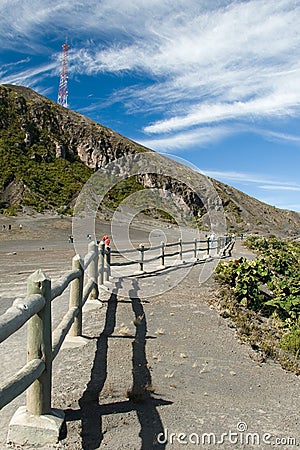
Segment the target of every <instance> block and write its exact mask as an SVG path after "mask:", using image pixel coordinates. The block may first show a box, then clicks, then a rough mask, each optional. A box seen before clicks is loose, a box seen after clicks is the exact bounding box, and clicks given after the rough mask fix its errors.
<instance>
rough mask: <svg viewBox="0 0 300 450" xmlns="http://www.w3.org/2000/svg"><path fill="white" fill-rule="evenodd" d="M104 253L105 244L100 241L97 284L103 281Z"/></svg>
mask: <svg viewBox="0 0 300 450" xmlns="http://www.w3.org/2000/svg"><path fill="white" fill-rule="evenodd" d="M104 255H105V244H104V242H101V243H100V245H99V265H100V270H99V284H98V285H100V286H101V285H102V284H103V283H104V261H105V259H104Z"/></svg>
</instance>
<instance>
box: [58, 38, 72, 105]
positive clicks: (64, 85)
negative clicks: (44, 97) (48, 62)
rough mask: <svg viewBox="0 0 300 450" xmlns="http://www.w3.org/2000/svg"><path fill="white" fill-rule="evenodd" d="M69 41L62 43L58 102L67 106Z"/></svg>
mask: <svg viewBox="0 0 300 450" xmlns="http://www.w3.org/2000/svg"><path fill="white" fill-rule="evenodd" d="M68 49H69V46H68V43H67V40H66V42H65V44H63V45H62V66H61V73H60V80H59V88H58V98H57V103H58V104H59V105H61V106H64V107H65V108H67V107H68Z"/></svg>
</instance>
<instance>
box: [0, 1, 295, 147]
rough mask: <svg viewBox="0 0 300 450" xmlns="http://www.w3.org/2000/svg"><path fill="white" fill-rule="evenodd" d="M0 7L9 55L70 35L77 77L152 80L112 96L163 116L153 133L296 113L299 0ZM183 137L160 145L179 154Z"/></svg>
mask: <svg viewBox="0 0 300 450" xmlns="http://www.w3.org/2000/svg"><path fill="white" fill-rule="evenodd" d="M0 10H1V17H0V37H2V39H1V41H2V44H3V45H2V48H3V49H5V48H7V49H9V48H12V47H13V46H15V47H16V46H18V45H19V44H21V45H22V48H23V49H30V51H31V52H32V53H31V54H39V55H43V52H44V51H45V47H47V42H46V41H45V38H44V36H45V35H47V34H48V33H53V39H55V40H56V41H59V40H60V41H62V39H64V38H65V35H66V34H68V35H69V39H70V42H71V46H70V67H69V71H70V74H72V73H79V74H88V75H97V74H99V73H115V74H122V73H131V74H137V73H140V74H141V80H142V79H144V78H145V77H146V78H147V79H148V85H145V84H144V85H143V86H142V83H139V85H138V86H132V87H131V88H126V89H125V90H121V91H117V92H115V93H114V94H113V96H112V98H111V101H112V102H113V101H115V100H116V99H118V101H120V99H123V104H124V107H125V108H127V111H128V112H132V111H136V110H137V109H138V110H139V113H140V114H145V113H149V112H152V113H155V114H156V115H157V117H158V116H159V117H160V118H158V119H156V120H155V122H153V123H148V124H145V126H144V131H145V132H146V133H166V132H167V133H170V132H174V131H183V130H185V131H186V132H187V133H190V134H187V135H186V137H187V139H188V141H187V143H193V142H194V138H193V136H195V131H194V130H193V129H194V128H195V127H199V126H202V125H203V124H205V125H207V126H208V125H209V124H215V123H218V122H224V121H244V122H245V121H247V122H248V123H249V122H251V121H253V120H254V121H258V120H263V119H265V118H274V117H286V116H299V112H300V83H299V79H300V32H299V26H298V21H297V17H300V0H248V1H244V0H218V1H211V0H198V1H197V2H195V0H173V1H171V0H139V1H138V2H137V1H136V0H123V1H122V2H120V1H119V0H102V1H101V2H99V1H98V0H90V1H89V2H88V3H86V2H83V0H74V1H73V2H71V3H70V2H67V1H61V0H52V1H50V0H45V1H43V2H40V1H39V0H30V1H29V0H23V1H22V2H21V1H20V0H0ZM59 50H60V49H59ZM59 50H58V54H57V55H54V56H53V61H54V60H55V59H56V56H57V57H59ZM48 51H49V49H48ZM46 53H47V52H46ZM47 55H48V57H49V56H50V55H49V54H47ZM53 70H55V69H54V66H53V65H52V64H49V66H47V65H43V66H42V67H36V68H35V69H29V70H28V72H27V71H26V70H25V71H23V70H20V72H19V73H18V71H17V70H16V71H15V72H14V74H13V75H11V72H10V71H9V69H8V68H6V69H5V68H2V75H1V82H16V83H17V82H21V83H22V84H26V85H29V86H32V85H35V84H37V82H38V81H39V80H37V79H36V78H37V76H38V73H41V74H42V73H44V74H45V73H46V71H48V73H49V74H50V73H51V72H52V73H53ZM3 80H5V81H3ZM150 80H151V81H150ZM107 104H109V101H108V102H107ZM191 128H192V130H191ZM234 129H235V128H234V127H232V130H233V131H234ZM196 133H197V132H196ZM204 134H205V132H204ZM202 136H203V134H202ZM206 136H207V139H208V135H207V134H206ZM270 137H271V135H270ZM273 137H275V136H273ZM182 138H183V134H180V135H175V136H167V137H166V138H165V142H163V141H162V140H160V143H159V142H157V141H155V142H156V144H155V145H165V144H167V145H169V146H170V147H169V148H174V146H175V147H176V142H180V140H181V139H182ZM211 138H212V139H214V137H213V135H211ZM200 139H201V136H200ZM150 142H152V141H151V140H150ZM205 142H206V139H205ZM172 146H173V147H172Z"/></svg>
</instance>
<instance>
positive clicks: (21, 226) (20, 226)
mask: <svg viewBox="0 0 300 450" xmlns="http://www.w3.org/2000/svg"><path fill="white" fill-rule="evenodd" d="M19 228H20V231H21V230H22V228H23V225H22V224H21V223H20V225H19Z"/></svg>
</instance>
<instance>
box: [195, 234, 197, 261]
mask: <svg viewBox="0 0 300 450" xmlns="http://www.w3.org/2000/svg"><path fill="white" fill-rule="evenodd" d="M194 258H195V260H197V238H195V239H194Z"/></svg>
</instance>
